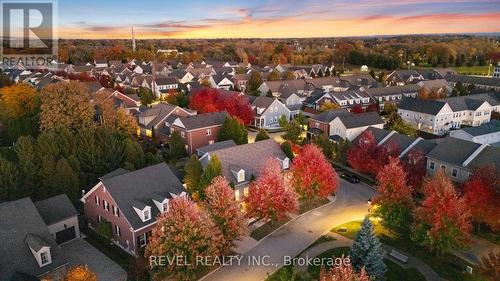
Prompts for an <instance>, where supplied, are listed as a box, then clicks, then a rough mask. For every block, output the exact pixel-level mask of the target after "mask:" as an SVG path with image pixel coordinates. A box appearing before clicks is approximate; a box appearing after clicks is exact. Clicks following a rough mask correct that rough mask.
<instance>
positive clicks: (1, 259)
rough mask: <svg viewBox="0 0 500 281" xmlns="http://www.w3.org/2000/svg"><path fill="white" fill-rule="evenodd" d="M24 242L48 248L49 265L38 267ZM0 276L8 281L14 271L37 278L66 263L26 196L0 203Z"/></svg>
mask: <svg viewBox="0 0 500 281" xmlns="http://www.w3.org/2000/svg"><path fill="white" fill-rule="evenodd" d="M28 243H29V244H30V245H32V246H33V247H36V248H39V247H40V246H42V245H49V246H50V252H51V258H52V263H50V264H48V265H45V266H44V267H42V268H40V266H38V263H37V262H36V260H35V257H34V256H33V253H32V252H31V250H30V248H29V246H28ZM0 253H2V254H1V255H0V277H1V280H11V279H12V277H13V276H14V275H15V274H16V272H21V273H23V274H25V275H31V276H40V275H41V274H44V273H46V272H49V271H51V270H54V269H55V268H58V267H60V266H63V265H65V264H67V260H66V258H65V256H64V253H62V252H61V251H60V250H59V247H57V244H56V242H55V241H54V238H52V236H51V235H50V233H49V230H48V229H47V226H46V225H45V223H44V221H43V219H42V217H41V216H40V214H39V213H38V210H37V209H36V208H35V205H34V204H33V202H32V201H31V199H29V198H28V197H26V198H23V199H19V200H16V201H9V202H3V203H0Z"/></svg>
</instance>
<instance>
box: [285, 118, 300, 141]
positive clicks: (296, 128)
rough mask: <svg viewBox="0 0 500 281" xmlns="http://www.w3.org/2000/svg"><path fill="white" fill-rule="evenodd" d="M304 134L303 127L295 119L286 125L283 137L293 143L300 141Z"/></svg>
mask: <svg viewBox="0 0 500 281" xmlns="http://www.w3.org/2000/svg"><path fill="white" fill-rule="evenodd" d="M301 134H302V127H301V126H300V125H299V123H298V122H297V121H295V120H292V121H290V122H288V123H287V124H286V126H285V134H284V135H282V136H281V137H282V138H283V139H284V140H288V141H291V142H293V143H299V141H300V136H301Z"/></svg>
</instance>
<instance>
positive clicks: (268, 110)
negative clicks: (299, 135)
mask: <svg viewBox="0 0 500 281" xmlns="http://www.w3.org/2000/svg"><path fill="white" fill-rule="evenodd" d="M252 108H253V109H254V111H255V120H254V122H253V125H254V126H255V127H257V128H267V129H272V128H278V127H279V122H278V120H279V118H280V117H281V116H285V118H286V120H290V109H288V108H287V107H286V106H285V105H284V104H283V103H282V102H280V101H279V100H278V99H276V98H270V97H257V98H256V99H255V100H254V101H253V103H252Z"/></svg>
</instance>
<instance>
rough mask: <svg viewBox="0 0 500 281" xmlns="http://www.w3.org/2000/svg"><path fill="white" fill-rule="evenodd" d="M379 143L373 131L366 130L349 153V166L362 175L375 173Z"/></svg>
mask: <svg viewBox="0 0 500 281" xmlns="http://www.w3.org/2000/svg"><path fill="white" fill-rule="evenodd" d="M376 156H377V142H376V141H375V136H374V135H373V134H372V132H371V131H369V130H365V131H364V132H363V133H361V135H360V136H359V138H358V139H357V141H356V142H355V143H353V145H352V147H351V148H350V149H349V151H348V152H347V162H348V163H349V165H350V166H351V167H352V168H353V169H355V170H356V171H359V172H361V173H373V167H374V161H375V160H374V159H375V158H376Z"/></svg>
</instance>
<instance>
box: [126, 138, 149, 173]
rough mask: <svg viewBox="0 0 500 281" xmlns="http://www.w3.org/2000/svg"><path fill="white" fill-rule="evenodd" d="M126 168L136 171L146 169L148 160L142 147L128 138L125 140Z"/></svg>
mask: <svg viewBox="0 0 500 281" xmlns="http://www.w3.org/2000/svg"><path fill="white" fill-rule="evenodd" d="M125 157H126V158H125V166H126V167H127V170H130V171H131V170H135V169H139V168H142V167H144V165H145V164H146V163H145V162H146V159H145V156H144V151H143V150H142V147H141V145H140V144H139V143H138V142H136V141H133V140H132V139H129V138H127V139H126V140H125Z"/></svg>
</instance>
